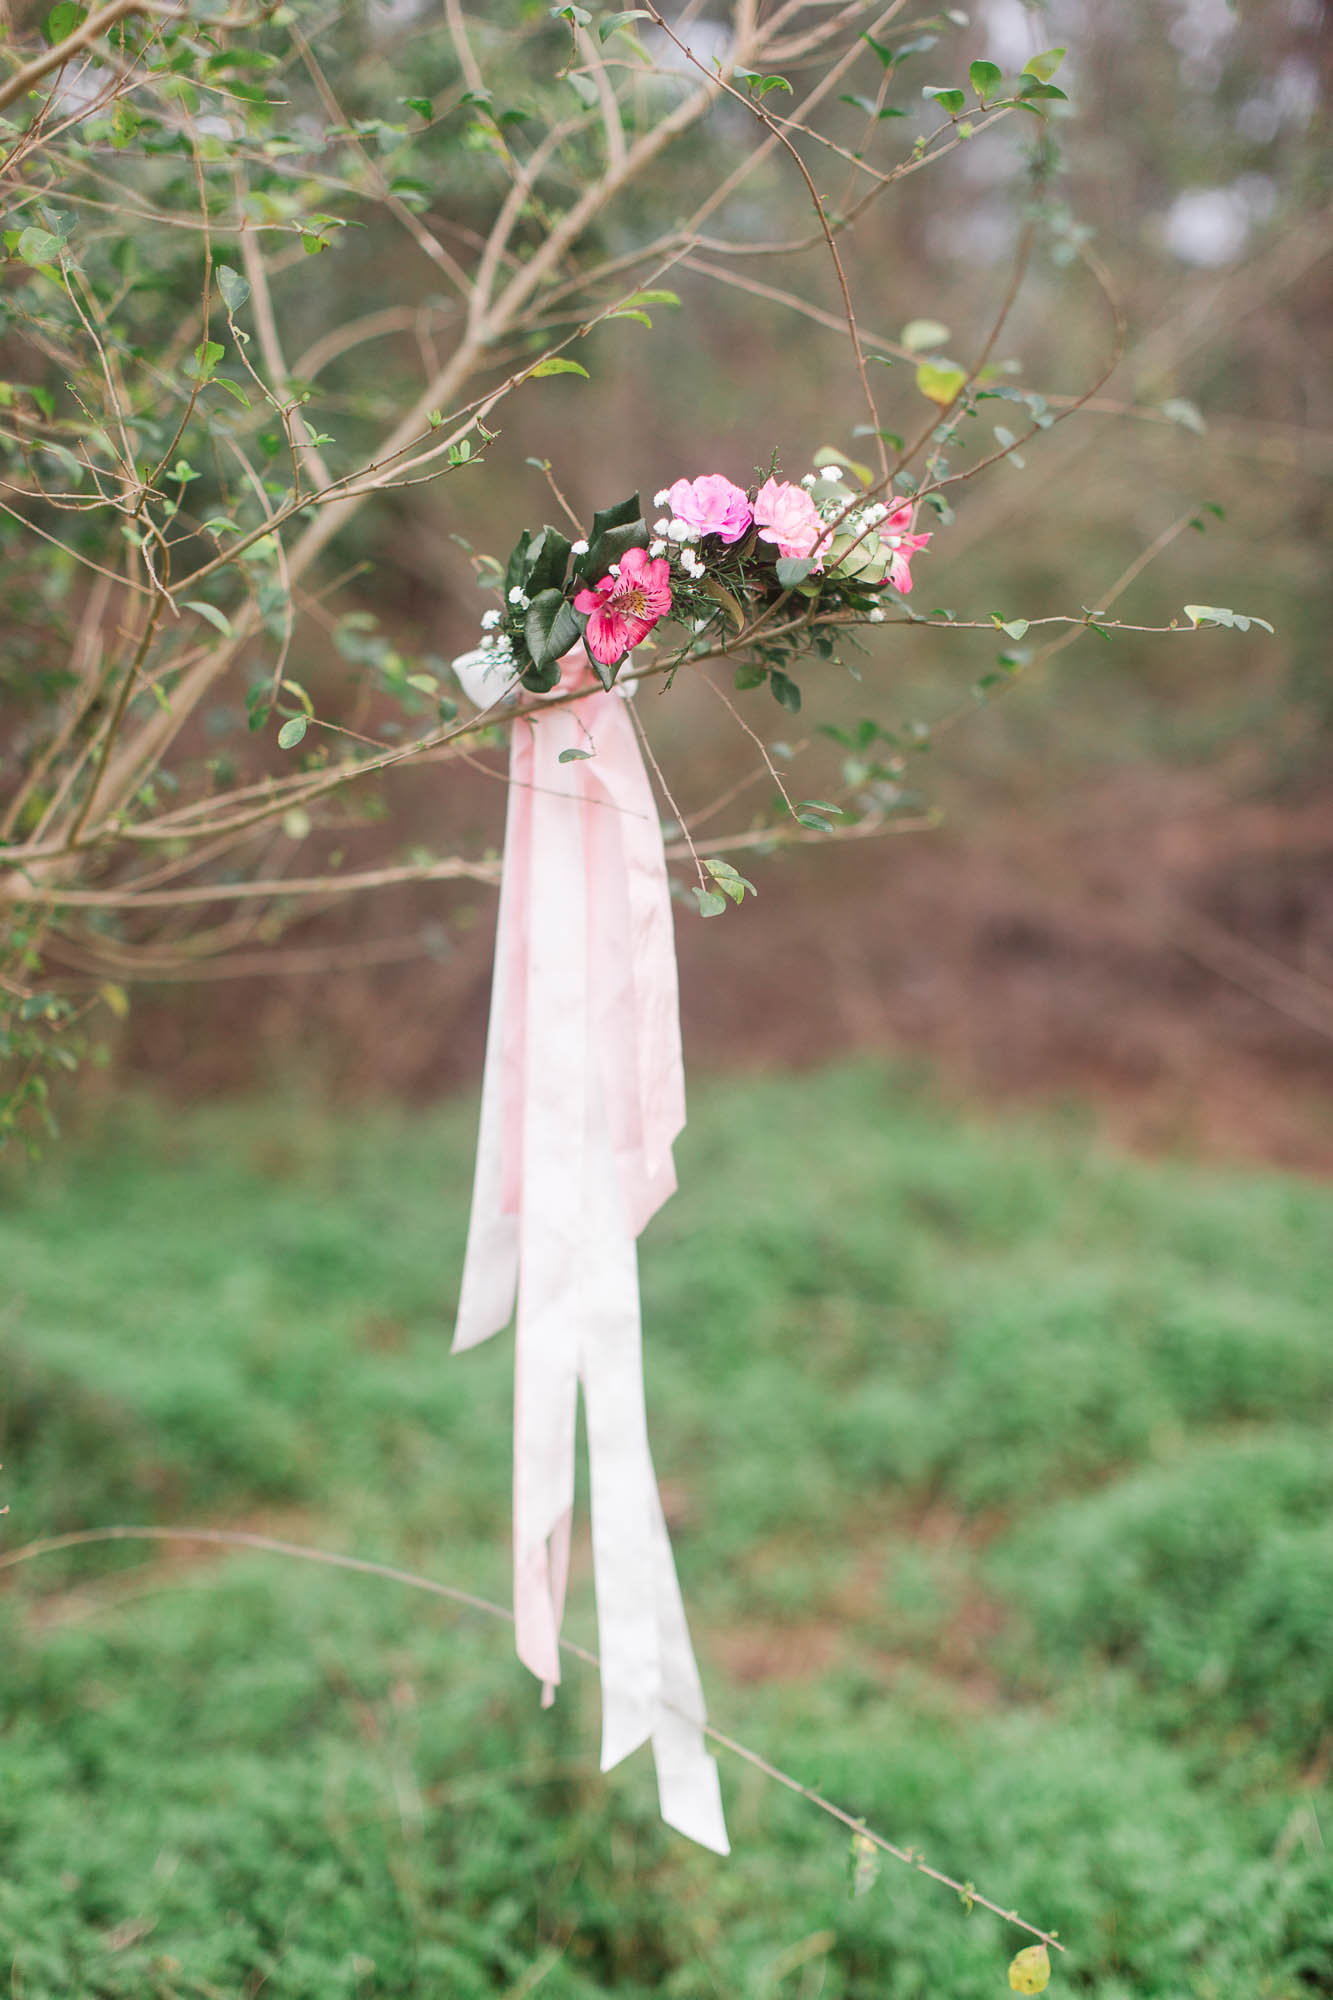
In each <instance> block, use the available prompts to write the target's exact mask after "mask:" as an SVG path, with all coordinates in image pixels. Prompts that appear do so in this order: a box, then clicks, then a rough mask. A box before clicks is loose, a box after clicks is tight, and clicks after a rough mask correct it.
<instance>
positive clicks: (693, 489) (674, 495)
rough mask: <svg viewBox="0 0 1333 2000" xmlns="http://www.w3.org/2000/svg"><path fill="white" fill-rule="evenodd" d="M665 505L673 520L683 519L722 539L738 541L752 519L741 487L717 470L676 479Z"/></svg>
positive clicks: (689, 525)
mask: <svg viewBox="0 0 1333 2000" xmlns="http://www.w3.org/2000/svg"><path fill="white" fill-rule="evenodd" d="M667 505H668V506H669V507H670V509H671V518H672V520H673V521H684V523H685V525H686V526H687V527H690V528H696V529H697V530H698V532H699V533H700V534H701V535H716V536H717V537H718V538H719V540H721V541H724V542H738V541H739V540H740V539H741V536H742V535H744V534H745V533H746V531H747V530H748V528H749V526H750V522H751V521H752V520H753V518H754V516H753V514H752V513H751V511H750V503H749V501H748V500H747V499H746V497H745V495H744V494H743V493H742V491H741V489H740V487H739V486H733V485H732V483H731V481H730V480H729V479H724V478H723V476H722V474H721V473H720V472H705V473H703V474H702V475H701V476H700V477H699V478H698V479H678V480H677V481H676V483H675V485H674V486H672V487H670V488H668V491H667Z"/></svg>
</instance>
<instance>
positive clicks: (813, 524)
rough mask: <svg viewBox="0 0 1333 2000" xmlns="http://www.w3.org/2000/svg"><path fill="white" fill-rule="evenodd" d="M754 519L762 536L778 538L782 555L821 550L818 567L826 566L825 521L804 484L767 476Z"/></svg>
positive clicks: (755, 509) (803, 553) (761, 488)
mask: <svg viewBox="0 0 1333 2000" xmlns="http://www.w3.org/2000/svg"><path fill="white" fill-rule="evenodd" d="M754 521H755V526H756V527H757V528H758V530H759V535H760V539H761V540H762V541H765V542H776V543H777V545H778V554H779V555H780V556H797V557H801V556H813V555H815V553H816V551H819V555H820V559H819V560H818V561H816V563H815V568H816V569H822V568H823V567H824V564H823V560H822V557H823V550H821V549H820V543H821V541H824V543H825V546H827V537H826V535H825V530H824V523H823V522H822V521H821V520H820V518H819V509H818V508H817V507H816V506H815V503H814V501H813V500H812V499H811V498H810V495H809V494H808V493H807V492H806V490H805V488H804V487H803V486H793V485H792V484H791V483H790V481H789V480H786V479H766V480H765V481H764V483H763V485H762V486H761V487H760V488H759V491H758V492H757V493H756V494H755V496H754Z"/></svg>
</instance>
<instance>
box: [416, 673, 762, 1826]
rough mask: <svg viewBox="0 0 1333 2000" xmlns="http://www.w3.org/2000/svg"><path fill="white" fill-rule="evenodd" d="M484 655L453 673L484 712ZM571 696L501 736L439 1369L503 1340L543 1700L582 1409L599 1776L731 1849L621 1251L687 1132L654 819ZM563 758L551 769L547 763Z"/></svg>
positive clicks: (549, 1681)
mask: <svg viewBox="0 0 1333 2000" xmlns="http://www.w3.org/2000/svg"><path fill="white" fill-rule="evenodd" d="M485 662H486V656H485V655H484V654H481V655H470V656H465V657H464V659H463V660H461V661H456V662H455V668H456V670H457V671H458V672H459V676H460V679H462V681H463V685H464V687H465V688H466V689H467V691H468V693H469V694H471V695H472V696H473V698H474V699H476V700H477V701H478V703H479V705H489V704H490V703H491V702H493V701H495V700H496V698H497V695H499V694H501V693H502V692H503V689H502V688H501V687H497V685H496V681H495V679H494V678H493V677H491V676H489V675H486V673H485ZM562 667H563V675H562V683H561V688H562V691H567V690H569V689H572V688H575V687H580V686H584V685H585V684H586V685H587V686H588V688H589V690H590V691H589V692H588V693H586V694H584V695H583V696H582V697H581V698H580V699H579V700H577V701H573V702H566V703H563V704H562V705H560V706H558V707H553V708H552V709H551V710H550V711H549V712H548V713H546V714H543V715H541V716H540V717H532V718H528V719H525V720H522V721H519V722H516V723H515V724H514V726H513V731H512V738H511V747H510V771H509V776H510V784H509V807H508V820H507V825H506V830H505V859H504V870H503V876H502V880H501V887H500V912H499V920H498V926H497V933H496V947H495V973H494V984H493V988H492V996H491V1020H490V1029H489V1033H488V1036H487V1042H486V1064H485V1071H484V1076H483V1083H482V1106H481V1132H480V1137H479V1140H478V1146H477V1168H476V1182H475V1186H474V1190H473V1199H472V1218H471V1224H470V1227H469V1231H468V1243H467V1256H466V1260H465V1263H464V1269H463V1279H462V1286H461V1291H460V1295H459V1306H458V1324H457V1328H456V1331H455V1334H454V1351H455V1352H458V1351H459V1350H461V1349H463V1348H468V1347H472V1346H475V1345H476V1344H477V1343H478V1342H479V1341H482V1340H485V1339H487V1338H489V1336H490V1335H491V1334H493V1333H498V1332H499V1331H500V1329H501V1328H502V1327H504V1326H506V1325H507V1324H508V1321H509V1317H510V1314H511V1312H512V1311H513V1308H514V1303H515V1297H516V1296H517V1304H518V1316H517V1333H516V1344H515V1363H514V1623H515V1635H516V1643H517V1648H518V1655H519V1658H520V1659H521V1660H522V1661H523V1662H524V1664H525V1665H526V1666H527V1667H529V1668H530V1669H531V1670H532V1672H533V1673H534V1674H536V1675H537V1677H538V1679H539V1680H541V1682H542V1683H543V1697H542V1698H543V1701H544V1702H549V1701H550V1700H552V1699H553V1697H554V1689H555V1686H556V1684H557V1683H558V1682H559V1680H560V1651H559V1637H560V1623H561V1616H562V1613H563V1609H564V1597H565V1582H566V1578H567V1574H568V1569H569V1539H570V1521H571V1515H572V1509H573V1502H574V1428H575V1414H576V1406H577V1398H578V1391H579V1389H580V1387H581V1388H582V1391H583V1402H584V1413H585V1419H586V1425H587V1432H588V1458H589V1472H590V1486H591V1511H592V1549H593V1579H594V1585H595V1588H596V1595H597V1626H598V1640H599V1651H600V1655H601V1678H602V1769H603V1770H604V1771H606V1770H609V1769H610V1768H611V1766H612V1765H613V1764H617V1763H619V1762H620V1760H621V1758H623V1757H626V1756H628V1755H629V1753H630V1751H632V1750H635V1749H637V1748H638V1746H639V1745H640V1744H641V1743H644V1742H647V1741H649V1740H651V1742H652V1746H653V1755H654V1758H655V1760H656V1765H657V1782H658V1795H659V1799H660V1802H661V1810H662V1817H663V1819H665V1820H666V1821H667V1822H668V1824H669V1825H671V1826H674V1827H676V1828H677V1829H678V1830H679V1831H680V1832H681V1833H684V1834H687V1835H688V1836H689V1837H690V1838H691V1839H692V1840H697V1841H700V1842H702V1844H703V1845H704V1846H705V1847H711V1848H713V1849H715V1850H716V1851H717V1852H718V1853H720V1854H725V1853H727V1852H728V1851H729V1850H728V1842H727V1832H726V1826H725V1823H724V1820H723V1815H722V1799H721V1791H720V1788H719V1785H718V1776H717V1767H716V1765H715V1763H714V1761H713V1759H712V1757H711V1756H709V1754H708V1752H707V1750H706V1749H705V1747H704V1739H703V1727H704V1719H705V1718H704V1703H703V1692H702V1689H701V1687H700V1684H699V1674H698V1669H697V1667H696V1665H695V1661H694V1653H693V1649H692V1648H691V1645H690V1636H689V1630H688V1627H687V1625H686V1622H685V1611H684V1606H683V1605H682V1603H681V1596H680V1588H679V1585H678V1583H677V1580H676V1571H675V1565H674V1562H673V1560H672V1555H671V1545H670V1542H669V1540H668V1537H667V1530H666V1523H665V1521H664V1519H663V1516H662V1505H661V1500H660V1497H659V1495H658V1490H657V1480H656V1476H655V1474H654V1471H653V1462H652V1454H651V1451H650V1449H649V1445H648V1428H647V1418H646V1413H645V1409H644V1395H643V1359H642V1336H641V1327H640V1317H639V1277H638V1259H637V1252H636V1249H635V1241H634V1239H635V1237H636V1236H637V1235H638V1234H639V1232H640V1230H641V1229H642V1228H643V1226H644V1224H645V1223H646V1222H647V1220H648V1218H649V1217H650V1216H651V1215H653V1214H654V1213H655V1212H656V1210H657V1209H658V1208H660V1206H661V1205H662V1203H663V1202H664V1201H665V1200H666V1199H667V1197H668V1196H669V1195H670V1194H672V1193H673V1192H674V1190H675V1185H676V1180H675V1171H674V1166H673V1163H672V1157H671V1143H672V1141H673V1139H674V1138H675V1137H676V1135H677V1134H678V1133H679V1131H680V1129H681V1127H682V1125H683V1124H684V1122H685V1095H684V1075H683V1069H682V1064H681V1052H680V1023H679V1014H678V1007H677V993H676V960H675V943H674V938H673V933H672V924H671V907H670V902H669V898H668V891H667V877H666V862H665V858H664V856H663V852H662V837H661V832H660V829H659V826H658V820H657V810H656V806H655V803H654V800H653V796H652V792H651V789H650V787H649V784H648V777H647V773H646V772H645V770H644V766H643V758H642V756H641V754H640V751H639V746H638V742H637V740H636V738H635V735H634V729H633V724H632V722H631V719H630V714H629V710H628V707H627V705H626V703H625V702H624V700H622V699H621V698H620V696H619V695H618V694H614V693H613V694H607V693H604V692H602V690H601V689H600V688H599V687H597V685H596V683H595V682H594V681H593V680H592V677H591V675H590V674H589V673H588V671H587V667H586V663H585V662H584V660H583V656H582V654H581V652H580V653H579V654H577V655H575V654H570V655H567V656H566V659H565V661H564V662H562ZM571 751H573V752H577V753H580V754H578V755H577V756H575V757H572V758H570V760H569V761H568V762H566V763H561V762H560V756H561V753H562V752H571Z"/></svg>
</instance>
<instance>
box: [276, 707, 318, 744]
mask: <svg viewBox="0 0 1333 2000" xmlns="http://www.w3.org/2000/svg"><path fill="white" fill-rule="evenodd" d="M309 727H310V724H309V722H308V721H307V719H306V717H305V716H304V715H289V716H288V718H287V720H286V721H285V722H284V723H283V725H282V728H281V729H280V730H279V731H278V748H279V749H280V750H294V749H295V748H296V746H297V744H298V743H299V742H300V741H301V739H302V737H303V736H304V735H305V733H306V731H307V729H309Z"/></svg>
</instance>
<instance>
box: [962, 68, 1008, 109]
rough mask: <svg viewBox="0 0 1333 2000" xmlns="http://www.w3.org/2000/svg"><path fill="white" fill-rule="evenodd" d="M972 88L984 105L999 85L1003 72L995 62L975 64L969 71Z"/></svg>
mask: <svg viewBox="0 0 1333 2000" xmlns="http://www.w3.org/2000/svg"><path fill="white" fill-rule="evenodd" d="M967 73H968V76H969V77H970V79H971V82H972V88H973V90H974V91H975V92H976V94H977V96H978V97H979V98H980V99H981V102H982V103H983V104H984V103H985V102H986V99H987V98H988V97H989V96H990V94H991V92H992V91H993V90H994V89H995V87H996V85H997V84H998V83H999V81H1000V79H1001V76H1002V74H1003V72H1002V71H1001V70H1000V68H999V67H998V65H997V64H995V63H993V62H974V63H973V64H972V66H971V67H970V69H969V70H968V72H967Z"/></svg>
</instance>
